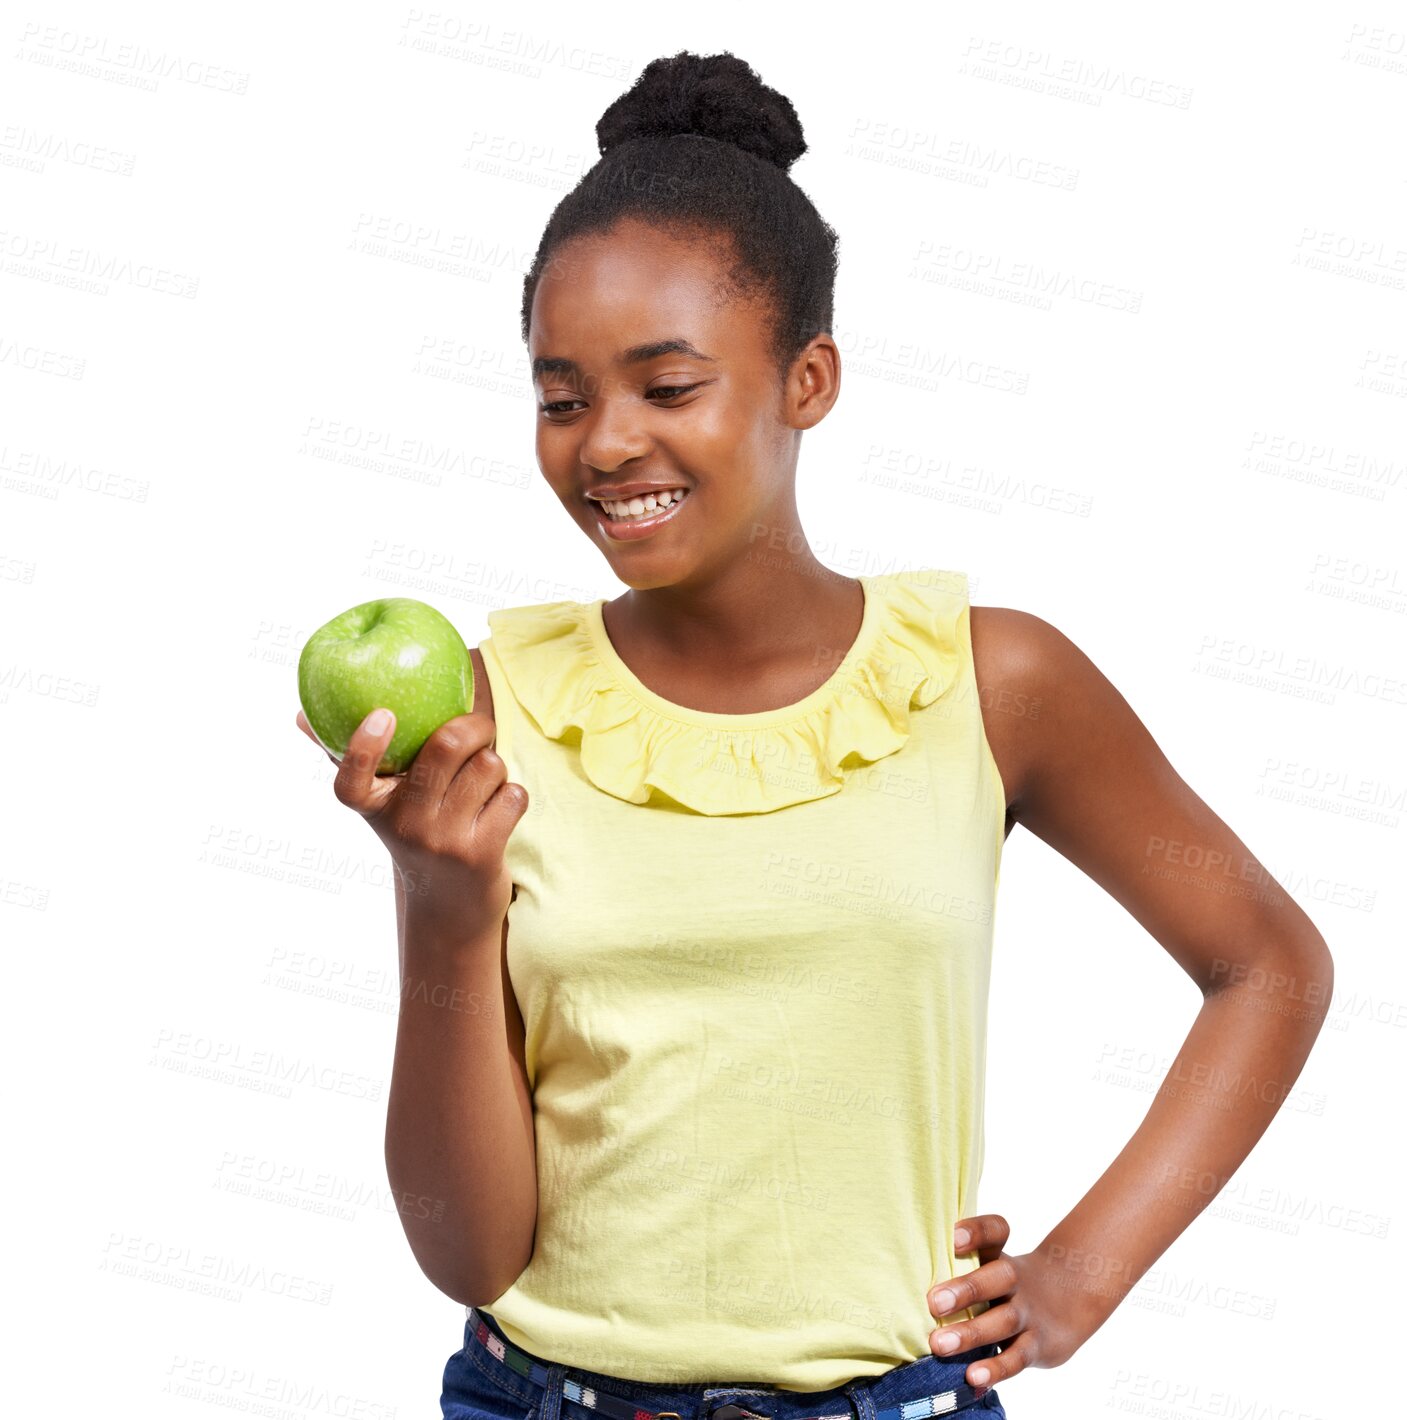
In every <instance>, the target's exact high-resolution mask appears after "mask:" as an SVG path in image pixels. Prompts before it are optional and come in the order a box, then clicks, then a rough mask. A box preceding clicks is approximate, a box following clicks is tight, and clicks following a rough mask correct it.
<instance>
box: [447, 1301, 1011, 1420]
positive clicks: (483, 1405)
mask: <svg viewBox="0 0 1407 1420" xmlns="http://www.w3.org/2000/svg"><path fill="white" fill-rule="evenodd" d="M481 1326H482V1327H483V1328H484V1330H482V1331H481V1330H480V1327H481ZM999 1349H1000V1348H999V1347H998V1346H997V1345H996V1344H995V1343H991V1342H989V1343H988V1344H987V1345H985V1346H975V1347H973V1348H972V1350H970V1351H960V1352H958V1353H957V1354H956V1355H954V1356H943V1357H939V1356H933V1355H929V1356H923V1357H920V1358H919V1359H918V1360H917V1361H910V1362H908V1363H907V1364H906V1365H902V1366H896V1367H894V1369H893V1370H890V1371H886V1372H884V1374H883V1375H878V1376H862V1377H858V1378H856V1379H854V1380H851V1381H848V1382H846V1384H844V1385H842V1386H836V1387H834V1388H833V1389H831V1390H817V1391H799V1390H782V1389H780V1388H778V1387H776V1386H764V1385H760V1384H759V1383H758V1382H755V1381H751V1382H749V1381H739V1382H737V1383H735V1384H729V1383H728V1382H726V1381H718V1382H717V1383H715V1384H711V1385H673V1384H669V1383H660V1384H654V1383H650V1382H646V1381H631V1380H623V1379H621V1378H620V1377H618V1376H608V1375H602V1374H601V1373H599V1372H597V1371H586V1370H579V1369H577V1368H576V1367H574V1366H563V1365H559V1364H557V1363H556V1362H555V1361H545V1360H543V1359H542V1358H541V1357H540V1356H534V1355H533V1354H532V1353H531V1352H529V1351H524V1350H523V1349H522V1348H521V1347H518V1346H514V1345H513V1344H512V1343H511V1342H509V1341H508V1339H507V1337H505V1336H504V1334H503V1332H502V1331H501V1330H500V1329H499V1327H498V1325H497V1323H496V1322H495V1321H494V1320H493V1318H492V1317H491V1316H489V1315H488V1313H486V1312H482V1311H480V1310H479V1309H478V1308H474V1309H473V1310H472V1311H470V1312H469V1313H468V1316H467V1317H466V1320H465V1323H464V1347H463V1349H462V1350H459V1351H456V1352H455V1353H454V1355H453V1356H451V1357H450V1358H449V1362H448V1363H447V1364H446V1366H445V1374H444V1388H443V1392H442V1394H441V1395H440V1412H441V1414H442V1416H443V1417H444V1420H629V1417H630V1416H631V1415H632V1414H634V1415H636V1416H637V1420H646V1417H653V1416H654V1415H656V1414H657V1413H659V1412H664V1414H665V1415H666V1416H669V1415H674V1416H677V1417H678V1420H751V1417H766V1420H813V1417H815V1418H816V1420H821V1418H823V1420H831V1417H835V1420H911V1417H916V1416H919V1415H923V1416H929V1415H934V1416H937V1415H946V1414H949V1413H951V1412H953V1411H954V1410H955V1411H956V1413H957V1414H959V1415H961V1416H962V1420H979V1417H980V1420H1006V1411H1005V1410H1004V1409H1003V1408H1002V1403H1001V1401H1000V1400H999V1399H998V1397H997V1392H996V1389H995V1387H993V1386H988V1387H986V1388H985V1389H983V1390H979V1391H977V1392H975V1393H974V1391H973V1389H972V1387H970V1386H968V1385H967V1384H966V1382H965V1381H964V1380H963V1372H964V1371H966V1369H967V1368H968V1366H970V1365H971V1364H972V1363H973V1362H974V1361H979V1360H983V1359H985V1358H986V1357H988V1356H995V1355H997V1353H998V1351H999ZM930 1396H935V1397H937V1399H936V1400H933V1401H930V1402H929V1403H928V1404H926V1405H924V1404H915V1405H909V1402H919V1401H923V1400H924V1399H925V1398H926V1397H930ZM622 1405H623V1406H624V1408H621V1407H622ZM901 1407H905V1408H904V1409H901ZM639 1412H645V1415H644V1416H640V1414H639Z"/></svg>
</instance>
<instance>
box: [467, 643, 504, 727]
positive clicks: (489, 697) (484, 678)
mask: <svg viewBox="0 0 1407 1420" xmlns="http://www.w3.org/2000/svg"><path fill="white" fill-rule="evenodd" d="M469 659H470V660H471V661H472V662H473V663H474V704H473V707H472V709H473V712H474V713H475V714H476V715H487V716H488V717H489V719H490V720H492V719H493V686H491V685H490V684H489V675H488V672H487V671H486V670H485V669H484V657H483V652H481V651H480V650H479V648H478V647H477V646H471V647H470V648H469ZM495 724H497V722H496V721H495Z"/></svg>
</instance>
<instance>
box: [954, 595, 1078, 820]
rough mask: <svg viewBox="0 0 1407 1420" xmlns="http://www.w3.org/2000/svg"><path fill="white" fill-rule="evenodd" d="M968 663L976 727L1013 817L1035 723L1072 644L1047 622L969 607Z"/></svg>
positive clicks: (1029, 762) (1034, 753) (1031, 756)
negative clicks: (977, 711) (978, 719)
mask: <svg viewBox="0 0 1407 1420" xmlns="http://www.w3.org/2000/svg"><path fill="white" fill-rule="evenodd" d="M969 625H970V627H971V630H972V661H973V668H974V670H975V672H976V678H977V693H978V697H979V699H980V701H981V705H982V723H983V726H984V727H985V729H986V731H987V742H988V744H990V745H991V747H992V757H993V758H994V759H995V760H996V762H997V768H998V769H999V770H1000V771H1001V777H1002V783H1003V785H1004V786H1005V787H1006V802H1007V807H1008V809H1009V810H1011V811H1012V814H1013V816H1015V815H1016V813H1017V811H1018V810H1019V808H1020V805H1021V803H1022V800H1023V798H1024V795H1025V793H1026V791H1027V789H1028V787H1029V785H1030V782H1031V776H1032V771H1033V769H1034V768H1035V765H1036V762H1037V759H1038V753H1039V744H1038V741H1037V722H1038V721H1039V720H1040V717H1041V713H1042V709H1043V708H1048V707H1046V706H1045V705H1044V702H1045V700H1046V698H1047V696H1048V694H1049V690H1050V687H1051V686H1052V685H1055V684H1058V683H1059V679H1060V671H1059V667H1060V664H1061V662H1062V660H1066V659H1068V658H1069V656H1070V653H1071V652H1076V651H1078V648H1077V647H1076V646H1074V644H1073V643H1072V642H1070V641H1069V640H1068V638H1066V637H1065V636H1063V635H1062V634H1061V633H1060V632H1059V631H1057V630H1056V628H1055V627H1053V626H1052V625H1051V624H1050V623H1049V622H1048V621H1042V620H1041V618H1040V617H1038V616H1034V615H1032V614H1031V613H1030V612H1028V611H1018V610H1017V609H1016V608H1014V607H1008V606H973V607H972V608H971V616H970V621H969Z"/></svg>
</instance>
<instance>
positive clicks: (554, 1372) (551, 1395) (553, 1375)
mask: <svg viewBox="0 0 1407 1420" xmlns="http://www.w3.org/2000/svg"><path fill="white" fill-rule="evenodd" d="M566 1374H567V1368H566V1367H565V1366H559V1365H557V1364H556V1363H555V1362H548V1363H547V1380H546V1383H545V1384H544V1387H543V1392H542V1405H541V1406H540V1407H539V1409H538V1412H537V1414H536V1415H535V1416H533V1420H559V1417H560V1416H561V1414H562V1380H563V1377H565V1376H566Z"/></svg>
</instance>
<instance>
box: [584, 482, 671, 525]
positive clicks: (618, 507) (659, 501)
mask: <svg viewBox="0 0 1407 1420" xmlns="http://www.w3.org/2000/svg"><path fill="white" fill-rule="evenodd" d="M688 492H689V490H688V489H687V488H666V489H665V490H664V491H663V492H661V493H659V494H655V493H647V494H645V495H644V497H643V498H631V499H628V500H627V501H626V502H624V503H602V504H601V506H602V507H603V508H604V509H605V510H606V511H607V512H608V513H609V514H610V515H611V517H612V518H615V519H616V520H617V521H626V520H628V519H630V518H644V517H648V516H649V515H650V514H652V513H658V512H659V511H660V510H661V509H662V508H668V507H670V506H671V505H672V504H674V503H682V502H683V501H684V498H685V496H686V495H687V494H688Z"/></svg>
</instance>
